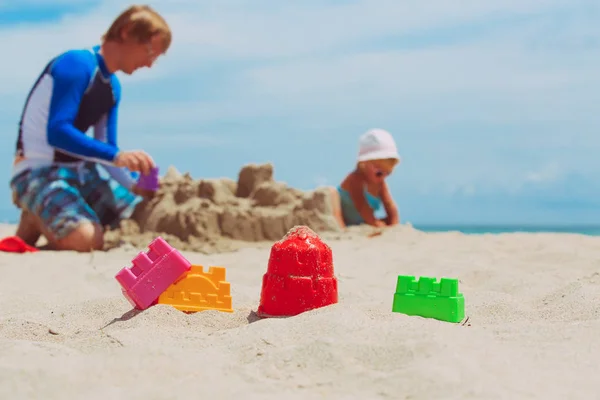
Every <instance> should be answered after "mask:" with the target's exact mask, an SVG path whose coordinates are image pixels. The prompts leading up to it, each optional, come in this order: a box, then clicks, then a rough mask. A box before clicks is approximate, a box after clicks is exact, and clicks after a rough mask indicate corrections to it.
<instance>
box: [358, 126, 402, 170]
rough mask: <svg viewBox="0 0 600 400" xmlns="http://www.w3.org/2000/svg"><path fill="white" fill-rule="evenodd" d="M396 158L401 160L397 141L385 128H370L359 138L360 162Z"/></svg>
mask: <svg viewBox="0 0 600 400" xmlns="http://www.w3.org/2000/svg"><path fill="white" fill-rule="evenodd" d="M384 158H395V159H396V160H398V161H400V156H399V155H398V149H397V148H396V142H395V141H394V138H393V137H392V135H391V134H390V133H389V132H388V131H386V130H383V129H369V130H368V131H367V132H365V133H363V134H362V135H361V137H360V139H359V140H358V162H361V161H370V160H380V159H384Z"/></svg>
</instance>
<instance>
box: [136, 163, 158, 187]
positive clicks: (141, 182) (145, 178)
mask: <svg viewBox="0 0 600 400" xmlns="http://www.w3.org/2000/svg"><path fill="white" fill-rule="evenodd" d="M158 186H159V185H158V168H152V171H150V175H140V177H139V179H138V182H137V187H139V188H140V189H144V190H152V191H156V190H158Z"/></svg>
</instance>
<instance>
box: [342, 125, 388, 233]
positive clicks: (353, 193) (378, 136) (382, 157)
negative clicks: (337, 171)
mask: <svg viewBox="0 0 600 400" xmlns="http://www.w3.org/2000/svg"><path fill="white" fill-rule="evenodd" d="M357 161H358V163H357V165H356V169H355V170H354V171H352V172H351V173H350V174H348V176H346V178H345V179H344V180H343V181H342V183H341V185H340V186H338V187H337V188H335V189H333V190H332V194H333V196H332V197H333V212H334V215H335V217H336V219H337V220H338V222H339V224H340V226H341V227H342V228H344V227H346V226H348V225H359V224H365V223H366V224H368V225H372V226H376V227H380V226H386V225H396V224H398V223H399V216H398V208H397V206H396V204H395V202H394V200H393V199H392V195H391V194H390V191H389V189H388V186H387V184H386V182H385V178H386V177H388V176H389V175H390V174H391V173H392V172H393V170H394V168H395V167H396V165H397V164H398V163H399V162H400V156H399V155H398V152H397V149H396V143H395V142H394V138H393V137H392V135H390V133H389V132H387V131H385V130H383V129H371V130H369V131H367V132H366V133H365V134H363V135H362V136H361V137H360V140H359V150H358V160H357ZM382 205H383V207H384V208H385V212H386V214H387V217H386V218H385V219H383V220H380V219H377V218H376V217H375V212H376V211H378V210H379V208H380V207H381V206H382Z"/></svg>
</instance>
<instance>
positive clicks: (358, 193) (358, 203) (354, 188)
mask: <svg viewBox="0 0 600 400" xmlns="http://www.w3.org/2000/svg"><path fill="white" fill-rule="evenodd" d="M346 182H347V183H348V193H349V194H350V198H351V199H352V202H353V203H354V207H356V210H357V211H358V213H359V214H360V216H361V217H362V219H363V220H364V221H365V223H366V224H369V225H372V226H381V225H385V224H384V223H383V222H381V221H379V220H378V219H377V218H375V214H374V213H373V209H372V208H371V207H369V203H367V199H366V198H365V192H364V182H363V180H362V179H361V178H360V177H359V176H357V175H355V174H352V175H350V176H349V177H348V179H347V181H346Z"/></svg>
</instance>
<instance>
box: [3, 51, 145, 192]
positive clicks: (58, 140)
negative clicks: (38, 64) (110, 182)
mask: <svg viewBox="0 0 600 400" xmlns="http://www.w3.org/2000/svg"><path fill="white" fill-rule="evenodd" d="M99 50H100V46H98V45H96V46H94V47H92V48H89V49H80V50H69V51H67V52H65V53H63V54H61V55H60V56H58V57H56V58H54V59H53V60H51V61H50V63H48V65H47V66H46V68H45V69H44V71H43V72H42V73H41V75H40V76H39V78H38V79H37V81H36V83H35V85H34V86H33V88H32V89H31V91H30V93H29V95H28V97H27V101H26V104H25V108H24V110H23V114H22V116H21V121H20V123H19V137H18V139H17V149H16V150H17V155H20V156H23V157H25V160H23V161H21V162H19V163H18V164H17V165H16V166H14V167H13V177H14V176H17V175H18V174H20V173H21V172H23V171H24V170H27V169H35V168H41V167H48V166H50V165H61V164H63V165H64V164H67V165H68V164H70V165H74V164H77V163H81V162H82V161H84V162H85V161H92V162H98V163H100V164H103V166H104V167H105V168H106V169H107V171H108V172H109V173H110V175H111V176H112V177H113V178H114V179H116V180H117V181H118V182H119V183H121V184H122V185H124V186H126V187H131V186H132V185H133V184H134V183H135V181H134V178H133V177H132V176H131V175H129V172H128V171H127V170H126V169H123V168H118V167H115V166H114V164H113V160H114V158H115V156H116V154H117V153H118V151H119V148H118V146H117V118H118V108H119V103H120V100H121V84H120V82H119V79H118V78H117V76H116V75H115V74H112V73H110V72H109V71H108V69H107V68H106V64H105V63H104V58H103V57H102V56H101V55H100V54H99ZM90 128H93V129H94V138H91V137H89V136H88V135H87V134H86V131H87V130H88V129H90Z"/></svg>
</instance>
